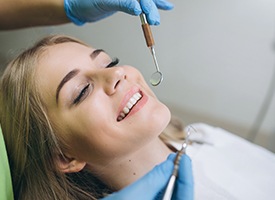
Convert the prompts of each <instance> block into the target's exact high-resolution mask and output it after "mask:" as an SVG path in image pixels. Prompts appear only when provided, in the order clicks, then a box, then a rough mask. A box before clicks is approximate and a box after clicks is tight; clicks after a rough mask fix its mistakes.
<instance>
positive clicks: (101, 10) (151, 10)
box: [64, 0, 173, 25]
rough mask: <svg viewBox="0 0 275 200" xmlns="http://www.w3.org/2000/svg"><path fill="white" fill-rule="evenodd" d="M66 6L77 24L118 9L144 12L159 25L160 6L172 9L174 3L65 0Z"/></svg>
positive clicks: (129, 11)
mask: <svg viewBox="0 0 275 200" xmlns="http://www.w3.org/2000/svg"><path fill="white" fill-rule="evenodd" d="M64 8H65V12H66V15H67V17H68V18H69V19H70V20H71V21H72V22H73V23H75V24H76V25H83V24H84V23H86V22H95V21H98V20H100V19H103V18H106V17H108V16H110V15H112V14H114V13H115V12H116V11H122V12H125V13H128V14H131V15H139V14H141V12H144V13H145V14H146V17H147V20H148V23H149V24H150V25H158V24H159V23H160V16H159V12H158V8H159V9H162V10H171V9H172V8H173V5H172V4H171V3H169V2H168V1H166V0H140V2H138V0H64Z"/></svg>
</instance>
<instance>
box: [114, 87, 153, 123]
mask: <svg viewBox="0 0 275 200" xmlns="http://www.w3.org/2000/svg"><path fill="white" fill-rule="evenodd" d="M147 100H148V97H147V96H146V95H145V94H143V93H142V92H141V91H140V90H139V89H137V88H134V89H132V90H130V91H129V92H128V93H127V94H126V95H125V98H124V99H123V102H122V104H121V106H120V111H119V114H118V117H117V121H118V122H119V121H122V120H124V119H125V118H126V117H129V116H131V115H133V114H134V113H136V112H137V111H139V110H140V109H141V108H142V107H143V105H144V104H145V103H146V102H147Z"/></svg>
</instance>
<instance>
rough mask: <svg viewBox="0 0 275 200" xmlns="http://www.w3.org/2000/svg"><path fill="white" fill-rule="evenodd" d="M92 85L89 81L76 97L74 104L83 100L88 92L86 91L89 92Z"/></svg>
mask: <svg viewBox="0 0 275 200" xmlns="http://www.w3.org/2000/svg"><path fill="white" fill-rule="evenodd" d="M90 86H91V84H90V83H88V84H87V85H86V86H85V87H84V88H83V89H82V90H81V92H80V93H79V95H78V96H77V97H76V98H75V99H74V102H73V104H78V103H79V102H80V101H81V100H82V98H83V96H84V95H85V94H86V92H87V90H88V89H89V87H90Z"/></svg>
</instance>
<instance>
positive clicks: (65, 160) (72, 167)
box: [57, 155, 86, 173]
mask: <svg viewBox="0 0 275 200" xmlns="http://www.w3.org/2000/svg"><path fill="white" fill-rule="evenodd" d="M57 166H58V168H59V170H60V171H61V172H63V173H74V172H79V171H81V170H82V169H83V168H84V167H85V166H86V162H84V161H79V160H77V159H75V158H69V157H67V156H65V155H59V156H58V158H57Z"/></svg>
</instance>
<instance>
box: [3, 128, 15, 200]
mask: <svg viewBox="0 0 275 200" xmlns="http://www.w3.org/2000/svg"><path fill="white" fill-rule="evenodd" d="M0 199H1V200H13V191H12V183H11V175H10V168H9V162H8V157H7V152H6V147H5V143H4V138H3V134H2V129H1V127H0Z"/></svg>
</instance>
